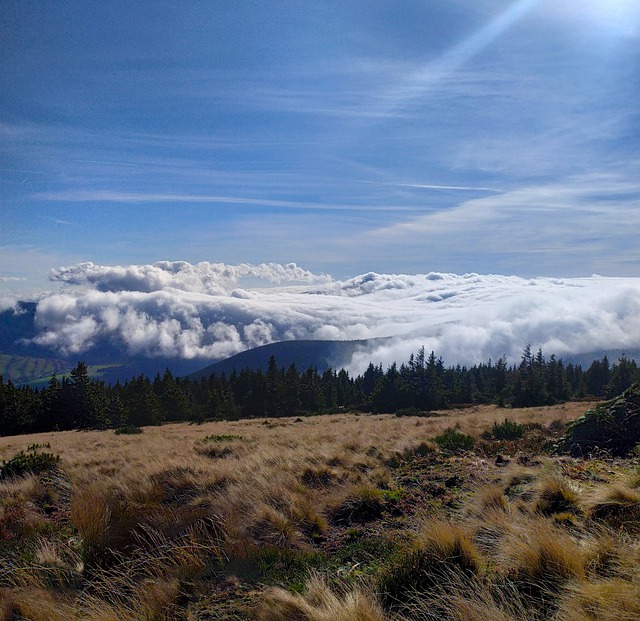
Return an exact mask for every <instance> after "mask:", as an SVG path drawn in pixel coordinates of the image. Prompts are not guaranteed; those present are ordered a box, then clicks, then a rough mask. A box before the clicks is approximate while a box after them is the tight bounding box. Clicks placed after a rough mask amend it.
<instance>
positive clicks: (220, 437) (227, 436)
mask: <svg viewBox="0 0 640 621" xmlns="http://www.w3.org/2000/svg"><path fill="white" fill-rule="evenodd" d="M232 440H242V436H238V435H235V434H231V433H219V434H213V435H210V436H205V437H204V438H202V439H200V440H199V442H231V441H232Z"/></svg>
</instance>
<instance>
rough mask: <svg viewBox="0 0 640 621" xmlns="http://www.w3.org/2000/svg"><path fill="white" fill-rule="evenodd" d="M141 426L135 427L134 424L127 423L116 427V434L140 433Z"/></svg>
mask: <svg viewBox="0 0 640 621" xmlns="http://www.w3.org/2000/svg"><path fill="white" fill-rule="evenodd" d="M142 432H143V429H142V427H136V426H135V425H127V426H126V427H118V429H116V435H117V436H121V435H135V434H137V433H142Z"/></svg>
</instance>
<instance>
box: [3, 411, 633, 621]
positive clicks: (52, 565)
mask: <svg viewBox="0 0 640 621" xmlns="http://www.w3.org/2000/svg"><path fill="white" fill-rule="evenodd" d="M589 405H590V404H589V403H570V404H564V405H558V406H550V407H544V408H527V409H521V410H504V409H499V408H497V407H494V406H477V407H471V408H466V409H460V410H452V411H448V412H442V413H436V415H435V416H431V417H428V418H420V417H409V416H408V417H401V418H397V417H394V416H391V415H375V416H373V415H355V414H341V415H331V416H322V417H320V416H318V417H308V418H302V419H301V418H297V419H294V418H289V419H272V420H251V421H246V420H245V421H235V422H219V423H206V424H203V425H187V424H172V425H164V426H162V427H148V428H145V430H144V433H142V434H136V435H126V434H123V435H116V434H114V433H113V431H100V432H98V431H88V432H58V433H47V434H40V435H30V436H14V437H5V438H0V459H2V460H8V459H10V458H11V457H12V456H14V455H15V454H16V453H18V452H19V451H27V452H28V450H29V447H31V449H30V450H31V452H33V453H37V452H42V451H46V452H50V453H52V454H54V455H59V456H60V457H61V459H60V461H59V462H56V463H55V464H53V465H52V466H51V467H50V468H47V469H43V470H42V471H41V472H39V473H35V474H29V473H26V474H25V475H23V476H20V477H7V478H4V479H2V480H0V552H1V556H2V559H1V561H0V562H1V565H0V621H12V620H15V621H17V620H20V621H45V620H46V621H51V620H54V621H57V620H61V621H62V620H63V619H64V620H65V621H75V620H80V619H82V620H85V619H86V620H92V621H110V620H113V621H115V620H116V619H117V620H124V621H142V620H144V621H151V620H165V621H169V620H174V619H175V620H189V621H212V620H214V619H229V620H231V619H235V620H240V619H262V620H263V621H279V620H282V621H284V620H299V621H330V620H331V621H341V620H344V621H347V620H349V621H358V620H360V621H368V620H376V621H402V620H423V619H445V620H448V619H451V620H456V621H462V620H465V621H467V620H471V621H473V620H474V619H483V620H488V619H491V620H497V621H524V620H525V619H526V620H532V619H553V620H555V621H609V620H611V621H613V620H614V619H615V621H632V620H634V621H637V619H638V618H640V539H639V537H640V462H639V461H638V459H635V460H634V459H626V460H623V459H617V460H613V459H610V458H608V457H607V456H605V455H601V456H590V457H585V458H580V459H574V458H568V457H563V456H555V455H553V454H552V453H551V452H550V451H549V447H550V445H551V443H552V442H553V439H554V438H556V437H558V436H559V435H560V434H561V433H562V431H563V429H564V425H565V424H566V423H567V422H569V421H571V420H573V419H575V418H576V417H578V416H579V415H581V414H582V413H583V412H584V410H585V409H587V408H588V407H589ZM507 417H508V418H509V419H510V421H511V422H516V421H517V422H518V423H519V424H520V425H522V427H518V428H517V430H518V431H520V432H521V433H509V434H505V435H507V436H509V437H507V438H504V439H500V440H498V439H496V438H495V436H497V435H500V434H498V433H496V430H497V429H503V430H504V429H506V430H508V431H510V432H511V431H513V427H512V426H511V427H510V426H505V425H504V420H505V418H507ZM495 425H497V427H496V426H495ZM452 428H455V430H456V433H458V434H464V435H470V436H472V437H473V439H474V440H475V445H474V447H473V449H472V450H465V451H463V450H455V449H454V450H446V449H444V448H442V446H441V445H440V444H438V443H437V442H436V441H435V438H437V437H439V436H441V435H442V434H443V432H446V431H447V430H449V432H451V430H452ZM34 445H35V446H34ZM38 445H39V446H38Z"/></svg>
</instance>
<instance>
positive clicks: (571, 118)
mask: <svg viewBox="0 0 640 621" xmlns="http://www.w3.org/2000/svg"><path fill="white" fill-rule="evenodd" d="M0 54H1V57H0V80H1V82H0V83H1V88H0V132H1V133H0V209H1V218H2V222H1V225H2V229H1V232H0V288H1V290H2V291H5V292H7V291H13V292H19V293H24V294H26V293H27V292H33V291H35V290H37V289H38V288H41V287H46V286H48V283H47V275H48V270H49V269H50V268H55V267H58V266H62V265H73V264H77V263H80V262H86V261H92V262H94V263H96V264H102V265H132V264H139V265H144V264H149V263H153V262H155V261H159V260H170V261H176V260H184V261H189V262H191V263H194V264H195V263H197V262H200V261H211V262H222V263H229V264H237V263H241V262H248V263H252V264H259V263H262V262H276V263H282V264H286V263H289V262H296V263H297V264H298V265H300V266H302V267H303V268H305V269H308V270H311V271H312V272H315V273H328V274H331V275H333V276H334V277H337V278H348V277H350V276H355V275H357V274H361V273H365V272H368V271H376V272H379V273H398V274H413V273H428V272H431V271H441V272H451V273H458V274H464V273H468V272H478V273H483V274H489V273H493V274H513V275H518V276H523V277H531V276H557V277H574V276H589V275H591V274H593V273H597V274H600V275H604V276H637V275H638V273H640V272H639V267H640V252H639V246H640V245H639V244H638V240H639V239H640V209H639V201H638V199H639V196H640V178H639V175H638V171H639V170H640V168H639V166H638V164H639V160H640V157H639V148H638V147H639V146H640V136H639V128H640V123H639V120H640V114H639V106H638V101H640V70H639V67H640V1H638V0H584V1H581V2H579V1H575V0H537V1H536V0H517V1H515V2H512V1H506V0H486V1H483V2H477V1H475V0H433V1H428V2H427V1H423V2H418V1H399V2H392V1H386V2H383V1H376V0H366V1H365V0H362V1H360V0H352V1H350V2H337V1H335V2H333V1H326V2H320V1H318V2H315V1H314V2H301V1H280V2H273V1H260V0H253V1H244V0H234V1H222V0H220V1H211V2H196V1H192V0H185V1H183V2H175V1H166V0H154V1H153V2H147V1H140V2H128V1H127V2H120V1H109V2H104V1H101V2H94V1H92V0H82V1H65V0H56V1H43V0H37V1H30V0H19V1H18V0H4V1H3V2H2V4H1V5H0Z"/></svg>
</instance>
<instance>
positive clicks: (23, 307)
mask: <svg viewBox="0 0 640 621" xmlns="http://www.w3.org/2000/svg"><path fill="white" fill-rule="evenodd" d="M35 316H36V303H35V302H19V303H18V305H17V308H16V309H15V310H14V309H5V310H2V311H0V375H2V376H3V378H4V379H5V380H10V381H11V382H13V383H14V384H30V385H32V386H43V385H46V383H47V381H48V380H49V378H50V377H51V375H52V374H53V373H55V374H56V375H58V376H61V375H64V374H65V373H68V372H69V371H70V370H71V369H72V368H73V367H75V366H76V364H78V361H79V360H82V361H83V362H85V363H86V364H87V365H88V366H89V371H90V375H91V377H93V378H96V379H101V380H102V381H104V382H106V383H107V384H114V383H115V382H116V381H121V382H124V381H125V380H128V379H131V378H132V377H135V376H138V375H141V374H143V375H146V376H148V377H154V376H155V374H156V373H162V372H164V370H165V369H166V368H169V369H170V370H171V372H172V373H173V374H174V375H187V374H189V373H192V372H194V371H196V370H197V369H199V368H200V367H202V365H203V364H206V362H205V363H203V361H202V360H183V359H180V358H147V357H143V356H135V357H133V356H130V355H129V354H128V353H127V352H125V351H123V350H122V349H120V348H118V347H115V346H113V345H111V344H110V343H108V342H104V343H101V344H100V345H99V346H97V347H94V348H92V349H91V350H90V351H87V352H82V353H80V354H73V355H71V356H61V355H60V354H59V353H57V352H54V351H52V350H51V349H49V348H48V347H43V346H41V345H36V344H35V343H32V342H30V341H31V340H32V339H33V338H34V337H35V336H36V335H37V334H38V330H37V327H36V323H35Z"/></svg>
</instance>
